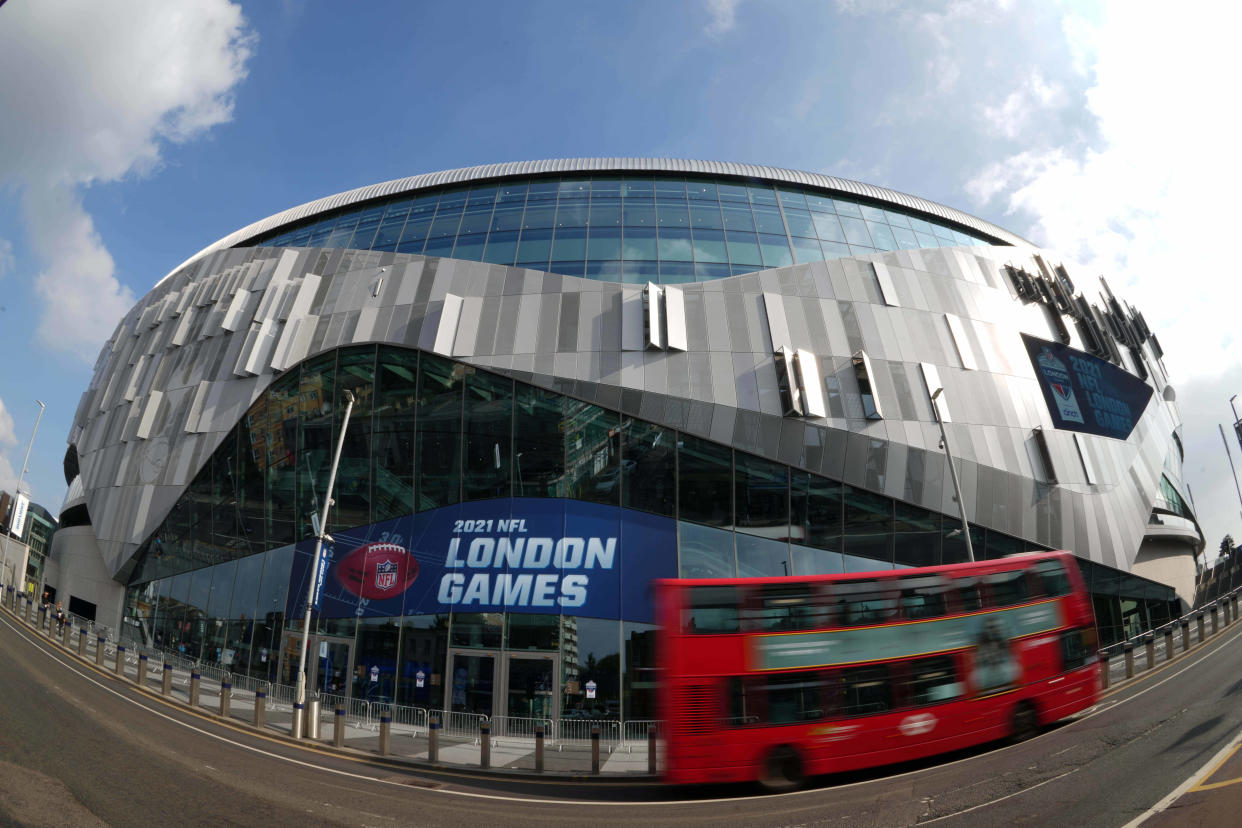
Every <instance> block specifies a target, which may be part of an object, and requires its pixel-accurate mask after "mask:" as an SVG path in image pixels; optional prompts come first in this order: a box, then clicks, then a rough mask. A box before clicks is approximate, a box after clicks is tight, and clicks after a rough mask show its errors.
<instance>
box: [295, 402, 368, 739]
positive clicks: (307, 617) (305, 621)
mask: <svg viewBox="0 0 1242 828" xmlns="http://www.w3.org/2000/svg"><path fill="white" fill-rule="evenodd" d="M353 408H354V395H353V393H352V392H349V391H346V392H345V419H344V420H343V421H342V422H341V435H340V437H338V438H337V441H336V453H335V454H333V455H332V470H331V471H330V472H329V473H328V490H327V492H326V493H325V494H324V498H323V511H322V513H321V514H320V516H319V526H318V528H317V531H316V533H315V556H314V558H313V559H312V560H311V571H310V582H309V583H308V584H307V585H306V612H305V614H304V615H303V616H302V644H301V646H300V647H298V687H297V705H296V706H295V707H294V710H293V738H295V739H300V738H302V734H303V733H305V732H306V648H307V645H308V643H309V641H310V622H311V605H312V604H313V603H314V601H315V584H316V583H317V582H318V581H319V565H320V562H319V557H320V555H322V554H323V542H324V539H325V538H327V539H328V540H331V537H329V535H328V533H327V532H326V531H325V530H326V528H327V526H328V509H329V508H330V507H331V506H332V488H333V486H334V485H335V484H336V469H337V466H338V465H339V464H340V462H341V448H342V447H343V446H344V445H345V432H346V431H347V430H348V429H349V414H350V412H351V411H353Z"/></svg>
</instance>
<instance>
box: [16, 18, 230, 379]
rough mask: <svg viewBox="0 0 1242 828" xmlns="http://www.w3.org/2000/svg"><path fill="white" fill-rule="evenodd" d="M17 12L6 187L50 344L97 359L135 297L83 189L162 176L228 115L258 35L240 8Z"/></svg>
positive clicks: (42, 330) (42, 327)
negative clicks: (18, 205)
mask: <svg viewBox="0 0 1242 828" xmlns="http://www.w3.org/2000/svg"><path fill="white" fill-rule="evenodd" d="M4 15H5V21H4V25H3V26H0V76H3V77H10V78H13V77H21V78H22V79H23V81H22V83H10V84H4V85H0V112H4V113H5V120H6V122H7V123H8V124H9V126H10V128H7V129H3V130H0V184H8V185H15V186H16V188H17V190H18V191H19V192H20V193H21V198H22V208H23V217H24V219H25V222H26V226H27V232H28V233H29V235H30V238H31V249H32V250H33V252H34V253H35V254H36V255H37V256H39V257H40V258H41V259H42V261H43V265H44V269H43V271H42V272H41V273H40V274H39V275H38V276H37V277H36V288H37V292H38V294H39V295H40V296H41V297H42V298H43V300H44V311H43V317H42V319H41V322H40V325H39V331H40V337H41V339H43V341H44V343H45V344H47V345H49V346H51V347H57V348H61V349H64V350H67V351H70V352H73V353H77V354H79V355H81V356H83V357H84V358H85V359H86V360H87V361H90V360H93V358H94V355H95V353H96V352H97V351H98V349H99V346H100V345H101V344H102V342H103V340H104V338H106V337H107V336H108V335H109V334H110V333H111V332H112V329H113V327H114V326H115V324H116V321H117V319H118V317H119V316H120V314H121V313H122V312H123V311H124V310H125V309H127V308H128V307H129V305H130V304H132V302H133V295H132V294H131V292H130V291H129V290H128V289H126V288H125V287H123V286H122V284H121V283H120V281H119V280H118V279H117V276H116V274H115V273H114V265H113V262H112V257H111V256H110V255H109V254H108V251H107V249H106V247H105V246H104V243H103V240H102V239H101V238H100V237H99V234H98V233H97V232H96V230H95V227H94V222H93V221H92V220H91V217H90V216H89V215H88V214H87V213H86V211H85V210H84V208H83V205H82V199H81V190H82V188H83V187H85V186H89V185H91V184H93V183H100V182H109V181H117V180H119V179H122V178H125V177H126V176H130V175H144V174H149V173H151V172H152V171H153V170H155V169H157V168H158V166H159V164H160V159H161V150H162V147H163V146H165V145H166V144H169V143H179V142H184V141H187V140H190V139H192V138H194V137H195V136H197V135H200V134H201V133H202V132H203V131H205V130H207V129H210V128H211V127H212V126H215V125H217V124H220V123H223V122H225V121H228V120H229V119H230V118H231V117H232V109H233V101H232V97H231V96H232V90H233V89H234V88H235V87H236V86H237V84H238V83H239V82H240V81H241V80H242V79H243V78H244V77H245V74H246V72H245V64H246V61H247V59H248V58H249V56H250V53H251V50H252V49H253V46H254V37H253V36H252V35H251V34H249V33H248V32H247V30H246V28H245V20H244V19H243V17H242V14H241V9H240V8H239V7H238V6H235V5H233V4H231V3H228V2H227V1H226V0H201V2H195V3H164V2H160V0H129V2H114V3H95V2H88V1H87V0H81V1H80V2H71V1H70V0H66V1H65V2H44V3H18V4H9V5H8V6H7V7H6V8H5V9H4ZM17 125H20V127H18V126H17Z"/></svg>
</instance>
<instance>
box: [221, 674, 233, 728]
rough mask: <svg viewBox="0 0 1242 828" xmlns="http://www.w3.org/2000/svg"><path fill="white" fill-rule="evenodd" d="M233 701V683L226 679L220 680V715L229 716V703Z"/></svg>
mask: <svg viewBox="0 0 1242 828" xmlns="http://www.w3.org/2000/svg"><path fill="white" fill-rule="evenodd" d="M232 703H233V685H232V684H231V683H230V682H228V681H221V682H220V715H221V716H223V717H224V718H226V719H227V718H228V717H229V705H230V704H232Z"/></svg>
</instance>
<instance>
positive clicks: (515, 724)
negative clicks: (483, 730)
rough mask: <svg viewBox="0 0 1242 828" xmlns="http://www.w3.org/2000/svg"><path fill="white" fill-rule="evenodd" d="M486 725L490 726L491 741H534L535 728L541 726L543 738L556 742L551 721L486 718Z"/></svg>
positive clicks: (517, 717)
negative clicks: (503, 739) (502, 739)
mask: <svg viewBox="0 0 1242 828" xmlns="http://www.w3.org/2000/svg"><path fill="white" fill-rule="evenodd" d="M488 723H489V724H491V731H492V738H493V739H499V738H506V739H534V738H535V728H537V727H538V726H539V725H543V729H544V730H543V732H544V734H545V736H546V737H547V738H549V739H551V740H553V741H555V740H556V723H555V722H553V721H552V720H551V719H535V718H529V717H525V716H491V717H490V718H488Z"/></svg>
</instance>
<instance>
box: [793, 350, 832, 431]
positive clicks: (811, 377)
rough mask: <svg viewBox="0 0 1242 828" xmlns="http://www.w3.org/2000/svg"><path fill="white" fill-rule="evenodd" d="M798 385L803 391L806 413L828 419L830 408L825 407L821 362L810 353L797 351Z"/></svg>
mask: <svg viewBox="0 0 1242 828" xmlns="http://www.w3.org/2000/svg"><path fill="white" fill-rule="evenodd" d="M797 367H798V385H799V387H800V389H801V391H802V399H803V403H804V406H805V409H806V413H807V414H808V415H809V416H811V417H827V416H828V408H827V406H825V405H824V389H823V385H822V384H821V383H822V382H823V381H822V380H821V379H820V376H819V361H818V360H817V359H815V354H813V353H811V352H810V351H807V350H804V349H799V350H798V351H797Z"/></svg>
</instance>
